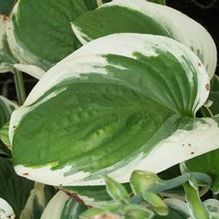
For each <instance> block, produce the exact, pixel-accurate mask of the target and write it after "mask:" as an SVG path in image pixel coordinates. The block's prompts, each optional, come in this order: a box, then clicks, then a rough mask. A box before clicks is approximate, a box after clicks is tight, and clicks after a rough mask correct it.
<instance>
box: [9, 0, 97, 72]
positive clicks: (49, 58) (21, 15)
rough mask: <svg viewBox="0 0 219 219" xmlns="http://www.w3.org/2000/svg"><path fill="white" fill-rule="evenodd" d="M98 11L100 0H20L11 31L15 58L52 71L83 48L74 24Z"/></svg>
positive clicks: (10, 36)
mask: <svg viewBox="0 0 219 219" xmlns="http://www.w3.org/2000/svg"><path fill="white" fill-rule="evenodd" d="M96 7H97V2H96V0H67V1H62V0H49V1H47V0H38V1H35V0H20V1H19V2H18V3H17V5H16V6H15V7H14V9H13V11H12V15H11V19H10V22H9V25H8V28H7V37H8V42H9V46H10V49H11V51H12V53H13V55H14V56H15V57H16V58H17V59H18V60H19V62H20V63H21V64H30V65H36V66H37V67H38V68H41V69H43V70H46V69H48V68H50V67H51V66H53V65H54V64H55V63H56V62H58V61H59V60H61V59H62V58H64V57H65V56H67V55H68V54H70V53H72V52H73V51H74V50H76V49H77V48H79V47H80V46H81V44H80V42H79V41H78V40H77V38H76V37H75V36H74V34H73V32H72V30H71V25H70V21H72V20H74V19H75V18H76V17H78V16H79V15H80V14H82V13H84V12H86V11H88V10H91V9H94V8H96Z"/></svg>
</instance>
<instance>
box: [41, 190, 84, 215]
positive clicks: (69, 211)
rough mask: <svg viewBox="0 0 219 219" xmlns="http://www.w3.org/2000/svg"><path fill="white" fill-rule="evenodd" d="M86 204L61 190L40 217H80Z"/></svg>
mask: <svg viewBox="0 0 219 219" xmlns="http://www.w3.org/2000/svg"><path fill="white" fill-rule="evenodd" d="M85 209H86V208H85V206H83V205H81V204H79V203H78V202H76V201H75V200H74V199H73V198H71V197H69V196H68V195H66V194H65V193H64V192H62V191H59V192H58V193H57V194H56V195H55V196H54V197H53V198H52V199H51V201H50V202H49V204H48V205H47V207H46V209H45V210H44V212H43V215H42V216H41V218H40V219H49V218H52V219H72V218H79V215H80V214H81V213H82V212H83V211H84V210H85Z"/></svg>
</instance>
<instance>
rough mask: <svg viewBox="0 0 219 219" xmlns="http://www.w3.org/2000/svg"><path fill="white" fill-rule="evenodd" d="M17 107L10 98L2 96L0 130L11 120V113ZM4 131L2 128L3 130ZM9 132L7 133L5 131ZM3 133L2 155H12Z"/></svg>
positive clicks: (0, 141) (0, 151)
mask: <svg viewBox="0 0 219 219" xmlns="http://www.w3.org/2000/svg"><path fill="white" fill-rule="evenodd" d="M16 107H17V105H16V104H15V103H13V102H12V101H10V100H8V99H7V98H5V97H3V96H0V130H1V129H2V128H3V126H4V125H5V124H6V123H7V122H8V121H9V119H10V116H11V113H12V112H13V111H14V109H15V108H16ZM1 131H2V130H1ZM5 134H7V133H5ZM2 137H3V136H2V133H0V156H2V155H3V156H7V157H8V156H10V151H9V150H8V148H7V147H6V146H5V144H4V143H3V140H4V139H5V138H4V139H2Z"/></svg>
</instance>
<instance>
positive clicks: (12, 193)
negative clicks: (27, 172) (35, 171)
mask: <svg viewBox="0 0 219 219" xmlns="http://www.w3.org/2000/svg"><path fill="white" fill-rule="evenodd" d="M33 187H34V182H31V181H29V180H26V179H25V178H22V177H20V176H18V175H16V173H15V172H14V169H13V166H12V162H11V161H10V160H9V159H5V158H1V157H0V198H2V199H4V200H6V201H7V202H8V203H9V204H10V205H11V207H12V208H13V210H14V212H15V215H16V218H19V216H20V214H21V211H22V210H23V209H24V206H25V205H26V201H27V199H28V197H29V195H30V191H31V190H32V189H33Z"/></svg>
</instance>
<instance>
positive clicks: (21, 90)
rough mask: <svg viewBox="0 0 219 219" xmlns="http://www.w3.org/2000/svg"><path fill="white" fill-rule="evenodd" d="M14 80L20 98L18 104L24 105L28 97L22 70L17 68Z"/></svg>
mask: <svg viewBox="0 0 219 219" xmlns="http://www.w3.org/2000/svg"><path fill="white" fill-rule="evenodd" d="M14 82H15V88H16V93H17V98H18V104H19V105H22V104H23V103H24V101H25V99H26V92H25V87H24V79H23V74H22V72H20V71H18V70H16V71H15V73H14Z"/></svg>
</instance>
